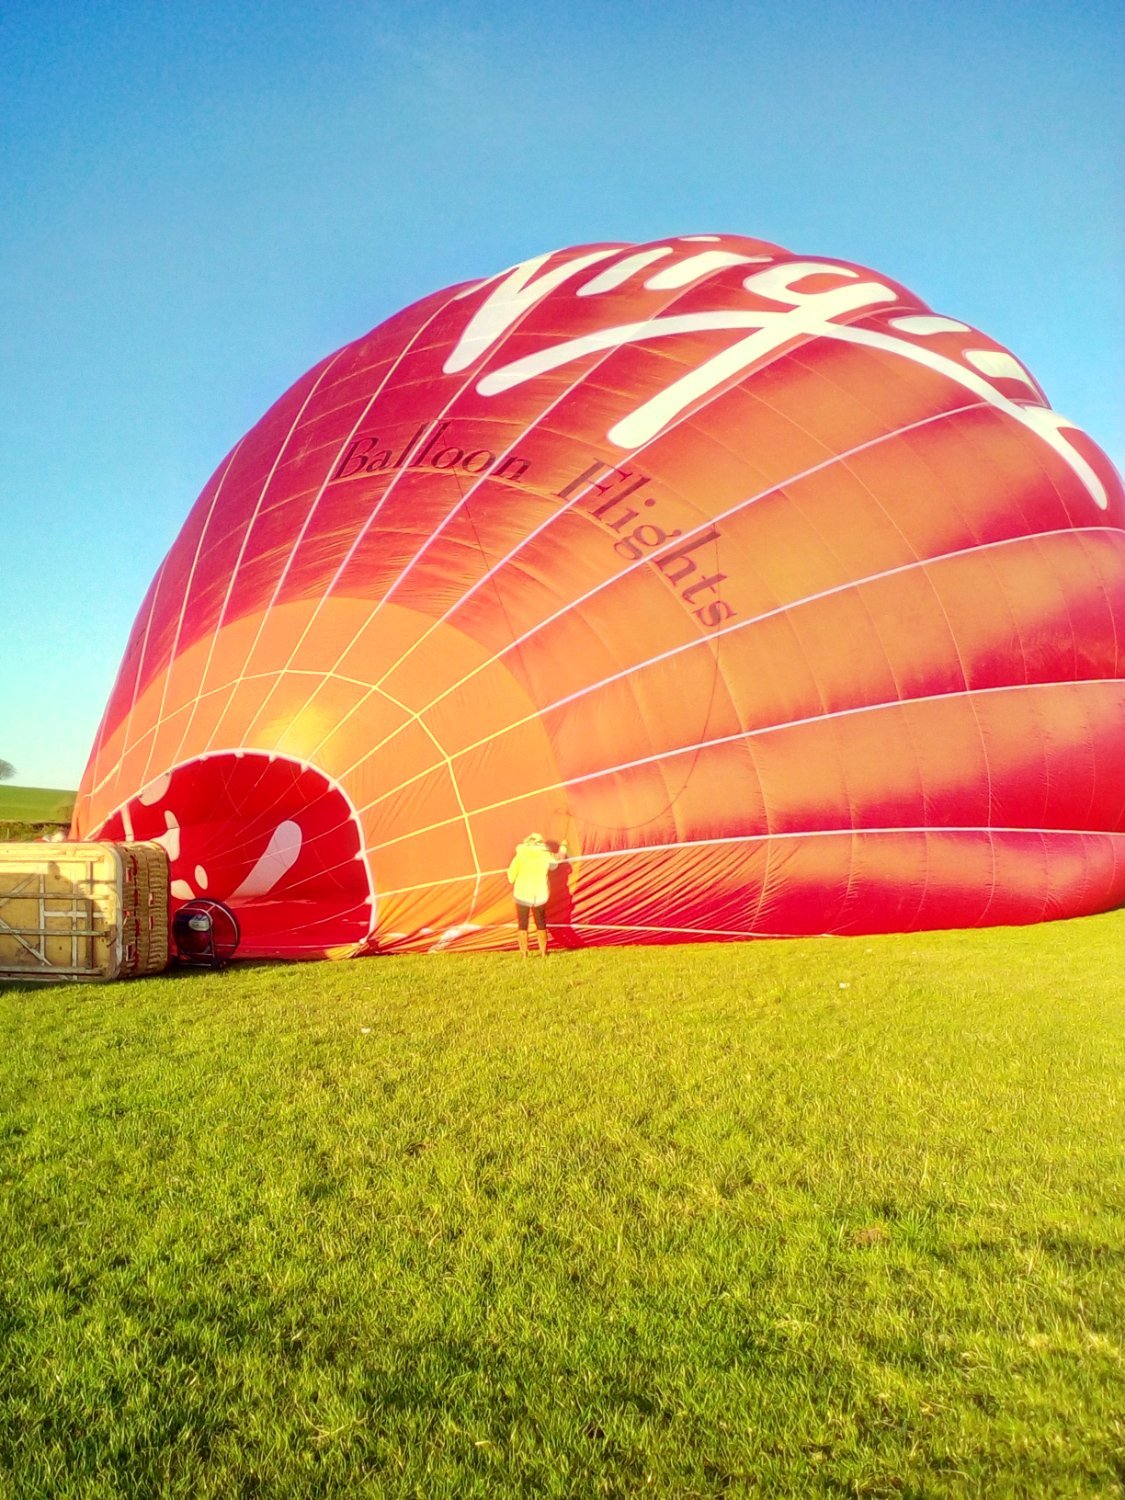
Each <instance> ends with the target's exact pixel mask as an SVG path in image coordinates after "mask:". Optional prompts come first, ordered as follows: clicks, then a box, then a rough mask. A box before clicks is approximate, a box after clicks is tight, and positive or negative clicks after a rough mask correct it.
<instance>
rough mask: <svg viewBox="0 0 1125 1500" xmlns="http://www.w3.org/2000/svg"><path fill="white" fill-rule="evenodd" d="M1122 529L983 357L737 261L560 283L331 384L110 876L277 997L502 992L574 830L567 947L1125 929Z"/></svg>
mask: <svg viewBox="0 0 1125 1500" xmlns="http://www.w3.org/2000/svg"><path fill="white" fill-rule="evenodd" d="M1123 525H1125V502H1123V496H1122V490H1121V484H1120V481H1119V479H1118V477H1117V476H1116V474H1115V473H1114V471H1113V469H1112V466H1111V465H1110V464H1109V462H1108V460H1107V459H1106V457H1105V455H1104V454H1102V453H1101V452H1100V451H1099V450H1098V449H1097V448H1096V446H1095V445H1094V444H1093V443H1092V442H1091V441H1090V439H1089V438H1087V437H1086V436H1085V434H1083V433H1081V432H1080V431H1078V430H1077V429H1075V428H1074V427H1073V426H1072V425H1071V424H1070V423H1068V422H1066V421H1065V419H1063V418H1061V417H1060V416H1058V414H1056V413H1054V412H1053V411H1051V409H1050V408H1049V406H1048V405H1047V402H1046V399H1045V397H1044V395H1043V393H1042V391H1041V390H1040V389H1039V387H1038V386H1037V385H1036V383H1035V381H1034V379H1033V378H1032V376H1031V375H1030V374H1029V373H1028V371H1027V370H1026V369H1025V368H1024V367H1023V366H1022V365H1021V364H1020V363H1019V362H1018V361H1017V360H1016V359H1015V358H1014V356H1013V355H1012V354H1010V353H1009V352H1008V351H1007V350H1005V349H1003V348H1002V347H1000V346H999V345H998V344H996V343H995V342H994V341H992V340H991V339H989V338H987V337H985V336H984V335H982V334H980V333H979V332H977V331H975V330H974V329H972V328H970V327H968V326H967V325H965V324H964V323H961V322H959V321H957V320H955V319H952V318H947V317H943V316H937V315H935V314H934V313H932V312H931V311H930V310H929V309H928V308H927V307H926V306H925V305H924V304H923V303H921V302H920V301H919V300H918V299H917V298H916V297H914V296H913V295H912V294H911V293H910V292H908V291H907V290H906V289H905V288H903V287H901V286H899V285H897V284H896V283H894V282H892V281H889V280H888V279H887V278H886V277H883V276H880V275H878V274H876V273H874V272H871V271H868V270H865V269H864V268H862V267H859V266H854V265H851V264H848V263H845V262H840V261H834V260H826V259H815V260H810V259H807V258H801V257H797V256H793V255H791V254H789V253H788V252H786V251H784V250H782V249H781V248H779V247H778V246H776V245H772V244H768V243H766V242H763V241H758V240H750V239H743V238H738V237H733V236H718V235H700V236H689V237H687V238H681V239H670V240H667V241H659V242H654V243H653V244H651V245H645V246H635V245H596V246H586V247H579V248H574V249H569V250H564V251H559V252H556V253H553V254H550V255H546V256H540V257H537V258H536V259H534V260H531V261H528V262H526V263H524V264H523V265H520V266H517V267H515V268H513V269H511V270H509V271H505V272H502V273H499V274H498V275H496V276H493V277H491V278H489V279H487V280H485V281H482V282H476V283H469V284H465V285H461V286H457V287H454V288H451V289H448V290H445V291H442V292H438V293H435V294H434V295H433V296H430V297H427V298H424V299H423V300H422V301H421V302H418V303H416V304H414V305H413V306H411V307H409V308H407V309H405V310H404V311H403V312H401V313H399V314H397V315H396V316H394V317H392V318H390V319H389V320H388V321H387V322H385V323H383V324H382V325H381V326H379V327H378V328H376V329H374V330H373V331H372V332H371V333H369V334H367V335H365V336H364V337H362V338H360V339H357V340H356V341H355V342H354V343H352V344H349V345H348V346H347V347H346V348H344V349H342V350H340V351H338V352H337V353H335V354H333V355H332V356H331V357H330V358H327V359H325V360H323V361H322V362H321V363H320V364H318V365H317V366H316V367H315V368H314V369H312V370H311V371H309V373H308V374H307V375H305V376H304V377H303V378H302V379H301V380H299V381H298V382H297V383H296V384H295V385H294V386H293V387H292V389H291V390H289V391H288V392H287V393H286V394H285V395H284V396H283V397H282V398H281V399H280V400H279V401H278V402H277V404H276V405H275V406H274V407H272V408H271V410H270V411H269V412H267V413H266V415H265V416H264V417H263V418H262V420H261V421H260V422H259V423H258V424H257V426H255V427H254V428H253V429H252V430H251V431H250V432H249V433H248V434H247V435H246V437H245V438H244V439H243V440H242V441H241V442H240V443H239V444H238V445H237V446H236V447H235V448H234V450H233V451H232V452H231V453H230V454H229V455H228V456H227V458H226V459H225V460H224V461H223V463H222V464H221V465H220V466H219V468H218V469H217V470H216V472H215V474H214V475H213V477H212V478H211V480H210V481H209V483H208V484H207V486H206V487H205V489H204V490H203V493H202V494H201V495H200V497H199V499H198V501H197V502H196V504H195V506H194V508H193V509H192V511H191V513H190V515H189V516H188V518H187V520H186V522H185V524H184V527H183V530H182V531H181V533H180V535H179V537H178V538H177V540H176V542H175V544H174V545H173V547H172V549H171V551H170V552H169V554H168V556H167V558H166V559H165V560H164V562H163V564H162V565H161V567H160V569H159V571H158V572H157V575H156V577H155V578H154V580H153V582H152V585H151V587H150V589H149V592H148V595H147V597H146V599H145V601H144V603H143V605H142V608H141V611H140V614H139V615H138V618H137V621H136V625H135V627H134V630H133V633H132V636H131V638H130V640H129V643H128V647H127V650H126V653H125V658H124V661H123V662H122V665H121V669H120V672H119V675H118V678H117V681H116V684H115V686H114V689H113V692H112V695H111V697H110V701H109V704H108V706H107V709H106V712H105V717H104V720H103V723H102V725H101V728H100V731H99V733H98V737H97V741H96V743H95V746H94V749H93V752H92V754H91V757H90V762H89V765H88V767H87V770H86V774H85V776H84V779H83V783H82V787H81V791H80V795H79V799H78V804H77V808H76V813H75V823H74V831H75V833H76V834H77V835H79V836H81V837H83V838H88V837H104V838H159V839H160V840H161V841H162V842H163V843H164V844H165V846H166V847H167V848H168V851H169V853H170V855H171V859H172V874H173V878H174V885H173V895H174V898H175V900H176V901H186V900H188V899H190V898H192V897H210V898H213V899H219V900H222V901H224V902H227V903H229V904H230V905H231V907H232V908H233V909H234V910H235V911H236V912H237V914H238V917H239V920H240V922H241V924H242V930H243V943H242V948H241V950H240V951H241V952H242V953H243V954H259V955H279V956H295V957H296V956H309V955H321V954H333V955H335V954H346V953H356V952H364V951H376V950H379V951H392V950H395V949H418V948H435V947H436V948H449V947H454V948H488V947H502V946H506V945H509V944H511V943H512V942H513V940H514V923H513V917H512V910H511V896H510V891H509V887H508V884H507V881H506V878H505V871H506V869H507V866H508V863H509V860H510V858H511V854H512V850H513V848H514V846H515V845H516V844H517V843H518V842H519V840H520V839H521V838H523V837H524V836H525V835H526V834H527V833H528V831H530V830H533V829H534V830H538V831H540V832H542V834H543V835H544V836H545V837H546V839H547V840H548V842H549V843H551V844H552V845H554V846H557V844H558V843H559V841H562V840H565V841H566V843H567V845H568V849H569V858H568V859H567V860H565V861H563V862H562V863H560V865H559V867H558V868H557V869H556V871H555V872H554V875H553V876H552V881H553V889H552V896H551V903H550V908H549V919H550V921H551V923H552V926H553V927H554V929H555V932H556V935H557V937H558V938H560V939H561V940H563V941H566V942H570V943H575V944H601V943H633V942H640V941H657V942H673V941H681V940H683V941H693V940H721V939H737V938H747V937H752V936H767V935H769V936H779V935H787V934H805V933H871V932H882V931H895V930H910V929H916V928H929V927H952V926H971V925H981V924H994V923H1016V922H1034V921H1038V920H1041V919H1044V918H1050V917H1060V916H1068V915H1074V914H1079V913H1087V912H1093V911H1098V910H1104V909H1106V908H1108V907H1111V906H1113V905H1116V904H1118V903H1120V902H1121V901H1122V900H1123V899H1125V734H1123V732H1122V731H1123V728H1125V685H1123V681H1122V679H1123V676H1125V672H1123V643H1125V531H1123V529H1122V528H1123Z"/></svg>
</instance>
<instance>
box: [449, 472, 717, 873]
mask: <svg viewBox="0 0 1125 1500" xmlns="http://www.w3.org/2000/svg"><path fill="white" fill-rule="evenodd" d="M448 472H449V473H450V476H451V477H452V478H453V480H454V482H455V483H456V485H457V490H458V494H459V495H460V497H461V501H462V506H461V509H462V513H463V515H464V516H465V518H466V520H467V521H468V524H469V527H470V528H471V530H472V534H473V539H474V541H475V543H476V547H477V550H478V552H479V553H480V556H481V559H482V561H483V563H484V564H485V568H486V577H487V578H488V581H489V582H490V583H491V586H492V591H493V594H494V597H495V600H496V605H497V607H498V609H499V610H500V613H501V615H502V617H503V619H504V623H505V626H506V629H507V634H508V638H509V640H510V641H511V643H512V645H513V646H514V648H515V651H516V655H517V657H518V658H520V659H521V665H522V666H523V667H524V676H525V680H527V681H529V680H530V675H531V674H530V671H529V664H528V663H527V662H526V661H523V660H522V657H523V650H524V647H523V645H522V644H516V643H517V641H518V640H519V635H518V632H517V628H516V625H515V623H514V622H513V620H512V617H511V615H510V613H509V611H508V606H507V603H506V602H505V599H504V595H503V592H502V590H501V588H500V583H499V577H498V572H499V569H498V568H497V567H496V566H495V563H494V560H493V559H492V558H490V557H489V555H488V552H487V550H486V548H485V545H484V542H483V540H482V538H481V535H480V531H479V529H478V527H477V523H476V519H475V517H474V516H473V513H472V502H471V500H469V499H468V494H469V491H468V489H467V488H466V487H465V485H464V484H463V482H462V478H461V476H460V475H459V474H458V473H457V472H456V470H450V471H448ZM516 484H517V487H518V488H519V489H521V490H527V489H528V488H529V486H527V485H523V484H520V483H519V481H516ZM478 493H479V494H483V495H486V494H487V487H480V488H478ZM710 545H711V546H712V547H713V548H714V562H715V571H716V572H717V573H718V572H721V568H720V567H719V539H718V537H717V536H716V537H715V538H714V540H713V541H712V542H711V543H710ZM700 645H701V646H703V645H706V643H705V641H703V640H701V641H700ZM708 655H709V656H710V659H711V685H710V689H709V691H708V695H707V703H706V707H705V709H704V711H703V718H702V723H701V724H700V726H699V732H698V733H697V735H696V747H695V749H694V751H693V753H692V755H691V757H690V758H689V760H688V762H687V765H686V769H685V770H684V772H683V774H682V777H681V778H680V785H679V788H678V790H673V789H672V788H671V787H669V786H668V783H667V778H666V773H665V772H664V771H663V770H662V772H661V774H662V775H663V776H665V785H666V787H668V793H669V795H668V800H667V801H666V802H665V803H664V805H663V806H662V807H660V808H658V809H657V810H656V811H655V812H653V813H651V814H650V815H649V816H648V817H646V818H645V819H643V820H642V821H641V822H638V823H600V822H598V821H596V820H594V819H590V818H583V819H579V818H577V817H576V816H575V814H574V812H573V811H572V809H571V808H570V807H569V806H568V805H567V804H565V803H564V804H563V805H562V806H560V807H557V808H555V809H553V810H552V818H556V817H557V818H559V819H560V820H561V821H562V822H563V823H564V824H565V827H566V842H567V844H568V845H570V846H572V847H574V848H575V849H580V848H581V847H582V845H583V843H584V842H585V840H584V837H583V835H584V833H587V832H597V833H601V834H610V835H613V834H621V833H626V834H629V835H635V834H638V833H642V832H643V831H644V830H645V829H647V828H650V827H651V826H652V825H653V824H654V823H659V822H660V821H661V820H662V819H664V818H666V817H667V816H668V815H669V814H670V813H672V812H673V810H674V809H675V807H676V804H677V803H678V802H679V801H680V798H681V797H683V795H684V793H685V792H686V791H687V789H688V786H689V785H690V784H691V781H692V778H693V776H694V775H695V771H696V767H697V765H698V763H699V759H700V757H701V756H702V754H703V750H704V749H705V745H704V744H703V741H704V740H706V738H707V726H708V725H709V723H710V722H711V716H712V714H713V712H714V707H715V700H716V697H717V696H718V693H719V679H720V676H721V669H720V665H719V653H718V648H717V646H714V645H712V646H710V647H709V648H708ZM572 830H573V835H572Z"/></svg>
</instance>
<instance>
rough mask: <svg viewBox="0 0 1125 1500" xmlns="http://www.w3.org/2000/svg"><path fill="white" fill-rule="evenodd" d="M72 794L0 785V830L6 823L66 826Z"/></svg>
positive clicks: (72, 804)
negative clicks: (59, 824) (64, 824)
mask: <svg viewBox="0 0 1125 1500" xmlns="http://www.w3.org/2000/svg"><path fill="white" fill-rule="evenodd" d="M74 797H75V794H74V792H64V791H60V790H59V789H58V788H55V787H41V786H5V785H3V784H0V826H2V825H3V824H6V823H26V824H38V823H55V824H58V823H69V822H70V815H71V813H72V812H73V811H74Z"/></svg>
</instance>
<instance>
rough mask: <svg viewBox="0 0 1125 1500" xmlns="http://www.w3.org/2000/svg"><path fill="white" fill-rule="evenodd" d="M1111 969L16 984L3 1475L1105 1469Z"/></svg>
mask: <svg viewBox="0 0 1125 1500" xmlns="http://www.w3.org/2000/svg"><path fill="white" fill-rule="evenodd" d="M1123 952H1125V913H1115V914H1112V915H1110V916H1106V917H1101V918H1091V919H1087V920H1083V921H1076V922H1069V923H1056V924H1051V925H1047V926H1043V927H1039V928H1025V929H1009V930H1002V931H994V932H978V933H939V934H927V935H912V936H907V937H895V938H879V939H867V940H840V939H835V940H833V939H827V940H821V941H801V942H797V941H794V942H777V943H760V944H754V945H741V946H731V947H724V948H720V947H700V948H694V949H692V948H678V949H665V950H659V949H648V948H646V949H638V950H632V951H624V952H620V951H619V952H609V951H600V952H588V953H578V954H563V953H559V954H552V955H551V957H550V958H549V959H548V961H547V962H546V963H540V962H539V961H536V960H529V961H528V962H526V963H524V962H521V961H520V960H519V959H518V958H516V957H514V956H512V957H507V956H481V957H464V956H461V957H458V956H445V957H441V956H435V957H427V958H396V959H388V960H369V961H365V962H359V963H354V964H339V965H305V966H291V967H268V966H264V965H263V966H254V967H248V968H244V969H241V970H240V969H234V970H231V971H229V972H227V973H225V974H219V975H215V974H210V973H195V974H191V973H189V974H179V975H168V976H161V977H159V978H156V979H150V980H144V981H135V982H133V983H130V984H119V985H113V986H110V985H106V986H90V987H72V988H60V989H31V988H28V987H24V988H18V989H16V988H12V989H8V990H7V991H5V992H4V993H3V994H2V995H0V1193H2V1205H0V1208H2V1211H0V1340H2V1341H0V1493H5V1494H10V1495H12V1496H19V1497H24V1496H40V1495H42V1496H52V1497H69V1496H73V1497H78V1496H81V1497H100V1496H105V1497H109V1496H115V1497H116V1496H130V1497H133V1496H157V1495H160V1496H164V1495H167V1496H193V1497H194V1496H215V1497H220V1496H222V1497H230V1496H270V1497H274V1496H292V1497H298V1496H301V1497H304V1496H351V1495H376V1496H378V1495H388V1496H424V1497H430V1496H448V1497H464V1496H505V1495H527V1496H601V1495H608V1496H626V1495H636V1494H646V1493H649V1494H656V1495H672V1496H683V1497H688V1496H739V1495H756V1494H767V1495H770V1494H772V1495H826V1496H836V1495H861V1496H862V1495H909V1496H934V1497H939V1496H941V1497H944V1496H970V1495H973V1496H976V1495H981V1496H985V1495H987V1496H1051V1495H1105V1496H1108V1495H1118V1494H1120V1493H1121V1492H1122V1487H1123V1481H1125V1351H1123V1343H1125V1157H1123V1143H1125V1014H1123V1010H1125V1007H1123V1005H1122V990H1123V985H1122V979H1121V971H1122V954H1123ZM5 1486H6V1488H5Z"/></svg>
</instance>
